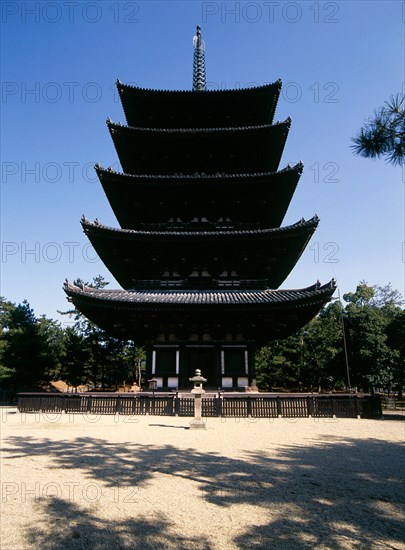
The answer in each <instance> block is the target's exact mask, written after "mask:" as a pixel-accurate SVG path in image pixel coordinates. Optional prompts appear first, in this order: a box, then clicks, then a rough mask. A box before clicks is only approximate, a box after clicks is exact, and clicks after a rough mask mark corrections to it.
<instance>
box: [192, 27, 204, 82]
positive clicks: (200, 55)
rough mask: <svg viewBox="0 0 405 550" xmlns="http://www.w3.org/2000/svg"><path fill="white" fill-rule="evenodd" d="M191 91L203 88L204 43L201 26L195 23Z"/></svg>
mask: <svg viewBox="0 0 405 550" xmlns="http://www.w3.org/2000/svg"><path fill="white" fill-rule="evenodd" d="M193 46H194V60H193V91H195V92H202V91H204V90H205V43H204V40H203V39H202V36H201V27H200V26H199V25H197V33H196V35H195V36H194V38H193Z"/></svg>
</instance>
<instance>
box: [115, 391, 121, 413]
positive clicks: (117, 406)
mask: <svg viewBox="0 0 405 550" xmlns="http://www.w3.org/2000/svg"><path fill="white" fill-rule="evenodd" d="M115 412H116V413H118V414H121V397H120V396H119V395H117V400H116V402H115Z"/></svg>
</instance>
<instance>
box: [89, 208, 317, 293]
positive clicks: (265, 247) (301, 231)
mask: <svg viewBox="0 0 405 550" xmlns="http://www.w3.org/2000/svg"><path fill="white" fill-rule="evenodd" d="M318 222H319V219H318V217H317V216H314V217H313V218H312V219H311V220H308V221H304V220H301V221H300V222H298V223H296V224H294V225H291V226H288V227H283V228H277V229H260V230H238V231H237V230H234V231H232V230H221V231H169V230H166V231H134V230H124V229H114V228H110V227H106V226H103V225H101V224H100V223H99V222H97V223H91V222H89V221H88V220H86V219H85V218H83V219H82V226H83V230H84V232H85V233H86V235H87V236H88V238H89V240H90V242H91V243H92V245H93V246H94V248H95V250H96V252H97V253H98V255H99V256H100V258H101V260H102V261H103V262H104V264H105V265H106V267H107V268H108V269H109V270H110V271H111V273H112V274H113V275H114V277H115V278H116V280H117V281H118V282H119V284H120V285H121V286H122V287H123V288H126V289H135V288H144V287H145V286H146V285H149V286H151V287H152V288H153V287H155V288H159V287H160V286H180V287H184V288H198V287H201V286H203V287H205V288H210V287H211V288H213V287H221V286H235V285H236V284H239V285H240V286H241V287H243V286H244V281H249V283H248V284H249V285H251V286H253V287H256V288H265V287H271V288H277V287H278V286H279V285H280V284H282V283H283V281H284V280H285V279H286V277H287V276H288V275H289V273H290V271H291V270H292V269H293V267H294V265H295V264H296V262H297V261H298V259H299V257H300V256H301V254H302V253H303V251H304V250H305V247H306V245H307V243H308V241H309V239H310V238H311V236H312V234H313V232H314V231H315V228H316V226H317V225H318ZM238 281H239V283H237V282H238Z"/></svg>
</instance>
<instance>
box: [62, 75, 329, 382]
mask: <svg viewBox="0 0 405 550" xmlns="http://www.w3.org/2000/svg"><path fill="white" fill-rule="evenodd" d="M201 74H202V73H201ZM204 74H205V73H204ZM117 87H118V91H119V95H120V98H121V101H122V105H123V109H124V112H125V116H126V120H127V123H128V126H124V125H121V124H115V123H113V122H111V121H110V120H108V121H107V124H108V128H109V131H110V133H111V136H112V139H113V142H114V145H115V148H116V151H117V154H118V157H119V159H120V162H121V166H122V169H123V173H117V172H114V171H113V170H111V169H104V168H102V167H101V166H99V165H96V171H97V174H98V177H99V179H100V182H101V184H102V186H103V189H104V191H105V193H106V196H107V199H108V200H109V202H110V204H111V207H112V208H113V210H114V213H115V215H116V217H117V220H118V223H119V225H120V228H117V229H116V228H110V227H106V226H104V225H102V224H101V223H100V222H98V221H97V220H96V221H95V222H94V223H91V222H89V221H88V220H87V219H86V218H83V219H82V226H83V230H84V232H85V233H86V235H87V236H88V238H89V240H90V241H91V243H92V244H93V246H94V248H95V249H96V251H97V253H98V254H99V256H100V258H101V259H102V261H103V262H104V263H105V265H106V266H107V268H108V269H109V270H110V271H111V273H112V274H113V275H114V277H115V278H116V279H117V281H118V282H119V284H120V285H121V286H122V287H123V288H124V289H125V290H117V291H114V290H112V291H110V290H94V289H91V288H88V287H80V288H79V287H75V286H73V285H71V284H69V283H66V284H65V291H66V293H67V294H68V297H69V299H70V300H71V301H72V302H73V303H74V304H75V306H76V307H77V308H78V309H79V310H80V311H81V312H82V313H84V314H85V315H86V316H87V317H88V318H89V319H91V320H92V321H94V322H95V323H97V324H98V325H99V326H100V327H101V328H103V329H105V330H106V331H108V332H109V333H111V334H112V335H114V336H117V337H119V338H126V339H132V340H134V341H135V342H136V343H137V344H138V345H145V346H146V348H147V377H149V378H150V377H153V378H155V379H156V380H157V382H158V387H159V388H179V387H188V386H189V385H190V383H189V381H188V379H189V377H190V376H192V375H193V373H194V370H195V369H196V368H200V369H201V370H202V373H203V375H204V376H205V377H206V378H207V379H208V385H209V386H211V387H215V388H218V387H220V388H234V387H237V388H241V387H245V386H249V385H252V384H254V376H255V372H254V352H255V350H256V349H257V348H258V347H259V346H262V345H264V344H266V343H267V342H269V341H270V340H271V339H274V338H282V337H286V336H288V335H289V334H292V333H294V332H295V331H297V330H299V329H300V328H301V327H302V326H304V325H305V324H306V323H307V322H308V321H309V320H310V319H311V318H313V317H314V316H315V315H316V314H317V313H318V311H319V310H320V309H321V308H322V306H323V305H324V304H325V303H326V302H328V301H329V300H330V299H331V296H332V294H333V292H334V289H335V284H334V282H333V281H331V282H330V283H328V284H327V285H324V286H321V285H320V284H319V283H317V284H316V285H313V286H311V287H307V288H304V289H301V290H277V289H278V287H279V285H281V284H282V283H283V282H284V280H285V279H286V277H287V276H288V275H289V273H290V271H291V270H292V269H293V267H294V266H295V264H296V262H297V261H298V259H299V257H300V256H301V254H302V253H303V251H304V250H305V247H306V246H307V243H308V241H309V239H310V238H311V236H312V234H313V232H314V231H315V229H316V227H317V225H318V222H319V220H318V218H317V216H314V217H313V218H312V219H310V220H308V221H304V220H301V221H300V222H298V223H296V224H293V225H291V226H284V227H281V224H282V221H283V219H284V216H285V213H286V211H287V208H288V206H289V203H290V201H291V199H292V197H293V194H294V191H295V189H296V186H297V184H298V181H299V178H300V175H301V173H302V169H303V166H302V163H298V164H297V165H295V166H292V167H291V166H287V167H286V168H284V169H282V170H279V163H280V159H281V156H282V153H283V149H284V145H285V142H286V139H287V135H288V132H289V128H290V124H291V120H290V119H287V120H286V121H285V122H280V123H278V122H276V123H274V121H273V119H274V114H275V109H276V106H277V101H278V98H279V94H280V90H281V81H280V80H278V81H277V82H275V83H274V84H269V85H267V86H261V87H256V88H249V89H243V90H226V91H218V92H207V91H159V90H146V89H141V88H136V87H132V86H127V85H124V84H122V83H121V82H118V83H117ZM198 89H199V90H201V88H198Z"/></svg>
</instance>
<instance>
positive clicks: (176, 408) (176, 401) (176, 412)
mask: <svg viewBox="0 0 405 550" xmlns="http://www.w3.org/2000/svg"><path fill="white" fill-rule="evenodd" d="M179 414H180V397H179V394H178V392H176V396H175V398H174V415H175V416H179Z"/></svg>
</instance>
